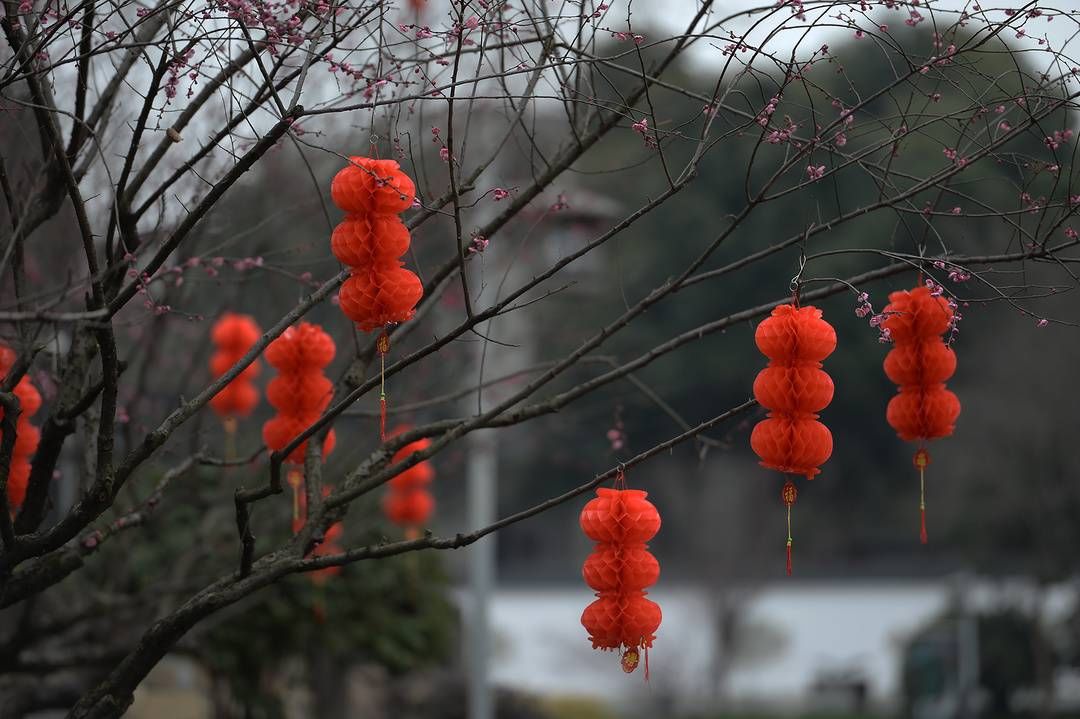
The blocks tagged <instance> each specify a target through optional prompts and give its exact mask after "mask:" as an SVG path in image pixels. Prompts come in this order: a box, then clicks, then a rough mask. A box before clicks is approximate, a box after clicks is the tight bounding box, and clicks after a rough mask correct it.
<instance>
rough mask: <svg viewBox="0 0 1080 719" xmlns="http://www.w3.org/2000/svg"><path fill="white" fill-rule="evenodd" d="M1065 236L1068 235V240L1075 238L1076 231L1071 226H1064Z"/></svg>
mask: <svg viewBox="0 0 1080 719" xmlns="http://www.w3.org/2000/svg"><path fill="white" fill-rule="evenodd" d="M1065 236H1066V237H1068V238H1069V239H1070V240H1075V239H1076V238H1077V232H1076V230H1074V229H1073V228H1071V227H1066V228H1065Z"/></svg>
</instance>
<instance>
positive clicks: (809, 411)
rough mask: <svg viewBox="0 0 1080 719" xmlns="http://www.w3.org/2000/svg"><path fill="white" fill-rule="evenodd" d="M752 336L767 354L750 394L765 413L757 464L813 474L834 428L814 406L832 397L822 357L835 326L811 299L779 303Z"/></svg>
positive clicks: (787, 500)
mask: <svg viewBox="0 0 1080 719" xmlns="http://www.w3.org/2000/svg"><path fill="white" fill-rule="evenodd" d="M754 341H755V342H756V343H757V346H758V349H759V350H761V353H762V354H764V355H765V356H766V357H768V358H769V364H768V366H767V367H766V368H765V369H763V370H761V372H760V373H758V376H757V379H755V380H754V397H755V398H756V399H757V401H758V403H759V404H761V406H762V407H764V408H766V409H767V410H769V416H768V417H767V418H766V419H763V420H761V421H760V422H758V423H757V425H756V426H755V427H754V431H753V432H752V433H751V435H750V446H751V447H752V448H753V450H754V452H756V453H757V455H758V457H760V458H761V464H762V466H764V467H768V468H769V469H775V470H777V471H779V472H783V473H785V474H789V475H802V476H804V477H806V478H807V479H813V478H814V477H815V476H816V475H817V474H818V473H819V472H820V471H821V470H820V469H819V468H818V467H819V466H820V465H822V464H824V463H825V461H826V460H828V459H829V456H830V455H831V454H832V447H833V442H832V434H830V433H829V428H828V427H826V426H825V425H824V424H822V423H821V422H819V421H818V415H817V412H820V411H821V410H823V409H825V407H827V406H828V404H829V402H831V401H832V397H833V382H832V379H831V378H830V377H829V375H828V374H826V373H825V372H824V370H822V369H821V361H822V360H824V359H825V358H826V357H828V356H829V355H830V354H832V352H833V350H835V349H836V332H835V331H834V330H833V328H832V326H831V325H830V324H829V323H828V322H826V321H825V320H823V319H822V318H821V310H819V309H818V308H817V307H814V306H812V305H807V306H805V307H799V306H798V305H797V304H786V305H780V306H779V307H777V308H775V309H774V310H773V311H772V314H771V315H770V316H769V317H766V318H765V319H764V320H763V321H762V322H761V324H759V325H758V327H757V331H756V332H755V333H754ZM798 494H799V493H798V490H797V489H796V487H795V482H794V481H792V479H791V478H790V477H789V478H788V479H787V481H786V482H785V483H784V486H783V488H782V490H781V493H780V499H781V501H782V502H783V503H784V506H785V507H787V529H788V536H787V573H788V574H789V575H790V574H791V543H792V540H791V508H792V506H794V504H795V500H796V498H797V497H798Z"/></svg>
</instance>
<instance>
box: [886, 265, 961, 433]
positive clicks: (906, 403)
mask: <svg viewBox="0 0 1080 719" xmlns="http://www.w3.org/2000/svg"><path fill="white" fill-rule="evenodd" d="M885 315H886V319H885V322H884V326H885V328H887V329H888V330H889V332H890V334H891V336H892V339H893V344H894V346H893V349H892V350H890V351H889V354H888V355H886V357H885V365H884V366H885V374H886V375H887V376H888V378H889V379H890V380H891V381H892V382H893V383H894V384H896V385H899V392H898V393H897V394H896V396H894V397H893V398H892V399H891V400H890V401H889V406H888V408H887V410H886V419H887V420H888V422H889V424H890V425H891V426H892V428H893V429H894V430H896V433H897V434H898V435H899V436H900V438H901V439H903V440H905V441H908V442H911V441H925V440H931V439H939V438H941V437H948V436H949V435H951V434H952V433H953V429H954V428H955V426H956V419H957V417H959V416H960V400H959V399H957V397H956V395H955V394H953V393H952V392H950V391H949V390H948V389H946V388H945V381H946V380H948V379H949V378H950V377H952V376H953V373H954V372H956V354H955V353H954V352H953V351H952V349H951V348H950V347H949V346H947V345H946V344H945V341H944V340H943V339H942V337H941V335H943V334H944V333H945V332H946V331H947V330H948V328H949V325H950V323H951V322H952V317H953V310H952V308H951V307H950V306H949V303H948V301H946V300H945V298H943V297H940V296H937V297H935V296H934V295H933V293H931V291H930V289H929V288H928V287H924V286H920V287H916V288H915V289H913V290H906V291H900V292H893V293H892V294H890V295H889V304H888V306H886V307H885Z"/></svg>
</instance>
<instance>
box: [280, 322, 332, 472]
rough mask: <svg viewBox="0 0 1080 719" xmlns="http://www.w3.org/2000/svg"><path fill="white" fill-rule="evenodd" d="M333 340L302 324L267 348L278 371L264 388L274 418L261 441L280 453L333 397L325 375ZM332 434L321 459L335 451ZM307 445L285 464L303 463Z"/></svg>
mask: <svg viewBox="0 0 1080 719" xmlns="http://www.w3.org/2000/svg"><path fill="white" fill-rule="evenodd" d="M334 351H335V348H334V340H333V339H331V337H330V335H328V334H327V333H326V332H324V331H323V329H322V328H321V327H319V326H318V325H313V324H310V323H308V322H301V323H300V324H299V325H297V326H296V327H290V328H289V329H287V330H285V331H284V332H283V333H282V334H281V336H280V337H278V338H277V339H276V340H274V341H273V342H271V343H270V346H269V347H267V348H266V361H267V362H269V363H270V365H271V366H272V367H274V368H275V369H276V370H277V371H278V376H277V377H275V378H274V379H273V380H271V381H270V386H269V387H267V400H268V401H269V402H270V404H271V406H273V407H274V409H276V410H277V415H276V416H275V417H273V418H272V419H270V420H268V421H267V422H266V424H264V425H263V441H264V442H266V446H267V447H269V448H270V449H272V450H275V451H276V450H279V449H282V448H284V447H285V445H287V444H288V443H289V442H291V441H292V440H293V439H294V438H295V437H296V436H297V435H299V434H300V433H301V432H303V431H304V430H305V429H307V428H308V427H310V426H311V424H312V423H313V422H315V420H317V419H318V418H319V415H321V414H322V412H323V410H324V409H326V407H327V405H329V403H330V400H331V398H332V392H333V385H332V383H331V382H330V380H328V379H327V378H326V377H325V376H324V375H323V368H325V367H326V366H327V365H328V364H330V362H331V361H332V360H333V359H334ZM334 439H335V438H334V431H333V430H330V432H329V433H328V434H327V437H326V441H325V442H324V443H323V457H325V456H326V455H328V454H329V453H330V452H331V451H332V450H333V448H334V443H335V442H334ZM306 450H307V442H306V441H305V442H303V443H301V444H300V445H299V446H298V447H296V449H294V450H293V451H292V452H290V453H289V456H288V457H286V459H285V461H286V462H289V463H292V464H303V463H304V453H305V451H306Z"/></svg>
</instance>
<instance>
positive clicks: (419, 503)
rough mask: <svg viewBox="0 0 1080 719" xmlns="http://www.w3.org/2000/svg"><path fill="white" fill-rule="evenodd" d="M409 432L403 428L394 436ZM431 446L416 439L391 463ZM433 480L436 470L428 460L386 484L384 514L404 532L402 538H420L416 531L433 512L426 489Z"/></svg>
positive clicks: (433, 502)
mask: <svg viewBox="0 0 1080 719" xmlns="http://www.w3.org/2000/svg"><path fill="white" fill-rule="evenodd" d="M407 429H409V427H408V426H407V425H402V426H401V427H398V428H397V429H395V430H394V432H393V435H398V434H401V433H402V432H404V431H406V430H407ZM429 446H431V440H430V439H427V438H426V437H425V438H424V439H418V440H416V441H415V442H410V443H409V444H407V445H405V446H404V447H402V448H401V449H399V450H398V451H397V452H395V453H394V457H393V459H392V460H391V463H393V464H396V463H398V462H401V461H402V460H405V459H408V457H409V455H411V454H412V453H413V452H419V451H422V450H425V449H427V448H428V447H429ZM434 478H435V469H434V468H433V467H432V466H431V462H429V461H428V460H426V459H425V460H421V461H420V462H417V463H416V464H414V465H413V466H411V467H409V468H408V469H406V470H404V471H402V472H401V473H400V474H398V475H397V476H395V477H393V478H391V479H390V481H389V482H387V492H386V495H385V496H384V497H383V503H382V506H383V513H384V514H385V515H386V518H387V519H389V520H390V521H391V522H393V523H394V524H396V525H398V526H400V527H404V528H405V536H406V537H407V538H409V539H415V538H416V537H418V536H419V535H420V531H419V528H420V527H422V526H424V525H425V524H426V523H427V521H428V520H429V519H430V518H431V515H432V513H434V511H435V498H434V497H432V496H431V493H430V492H428V490H427V487H428V485H429V484H431V480H433V479H434Z"/></svg>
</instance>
